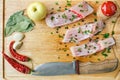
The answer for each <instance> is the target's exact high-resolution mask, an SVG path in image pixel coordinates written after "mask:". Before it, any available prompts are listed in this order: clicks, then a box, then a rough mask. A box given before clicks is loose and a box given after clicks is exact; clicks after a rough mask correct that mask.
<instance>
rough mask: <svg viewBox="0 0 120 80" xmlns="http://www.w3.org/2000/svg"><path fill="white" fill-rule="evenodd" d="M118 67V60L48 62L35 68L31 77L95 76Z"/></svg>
mask: <svg viewBox="0 0 120 80" xmlns="http://www.w3.org/2000/svg"><path fill="white" fill-rule="evenodd" d="M117 66H118V59H111V60H105V61H102V62H98V63H97V62H95V63H93V62H86V63H82V62H79V61H78V60H76V61H73V62H49V63H45V64H41V65H38V66H37V67H35V70H34V72H32V75H35V76H56V75H67V74H96V73H106V72H111V71H114V70H115V69H116V68H117Z"/></svg>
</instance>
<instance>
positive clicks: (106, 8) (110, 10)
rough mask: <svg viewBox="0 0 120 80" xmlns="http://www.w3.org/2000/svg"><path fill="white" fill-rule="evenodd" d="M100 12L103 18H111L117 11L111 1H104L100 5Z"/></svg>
mask: <svg viewBox="0 0 120 80" xmlns="http://www.w3.org/2000/svg"><path fill="white" fill-rule="evenodd" d="M101 10H102V13H103V14H104V15H105V16H108V17H109V16H112V15H114V14H115V13H116V11H117V6H116V5H115V3H113V2H112V1H106V2H104V3H103V4H102V6H101Z"/></svg>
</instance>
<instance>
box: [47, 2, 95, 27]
mask: <svg viewBox="0 0 120 80" xmlns="http://www.w3.org/2000/svg"><path fill="white" fill-rule="evenodd" d="M92 12H93V8H92V7H91V6H90V5H89V4H88V3H87V2H85V1H83V2H80V3H78V4H77V5H75V6H73V7H71V8H70V9H68V10H66V11H64V12H59V13H56V14H50V15H48V16H47V18H46V24H47V25H48V26H49V27H51V28H54V27H59V26H62V25H66V24H70V23H73V22H76V21H78V20H80V19H83V18H85V17H86V16H88V15H90V14H91V13H92Z"/></svg>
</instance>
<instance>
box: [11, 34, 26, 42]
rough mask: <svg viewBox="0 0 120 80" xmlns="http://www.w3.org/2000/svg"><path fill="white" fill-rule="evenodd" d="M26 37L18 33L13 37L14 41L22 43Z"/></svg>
mask: <svg viewBox="0 0 120 80" xmlns="http://www.w3.org/2000/svg"><path fill="white" fill-rule="evenodd" d="M24 37H25V35H24V34H23V33H21V32H16V33H15V34H14V35H13V40H14V41H21V40H23V39H24Z"/></svg>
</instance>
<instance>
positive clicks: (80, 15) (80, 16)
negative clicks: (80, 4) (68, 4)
mask: <svg viewBox="0 0 120 80" xmlns="http://www.w3.org/2000/svg"><path fill="white" fill-rule="evenodd" d="M70 11H71V12H73V13H74V14H76V15H77V16H78V17H79V18H83V16H82V14H79V13H78V12H76V11H74V10H70Z"/></svg>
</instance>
